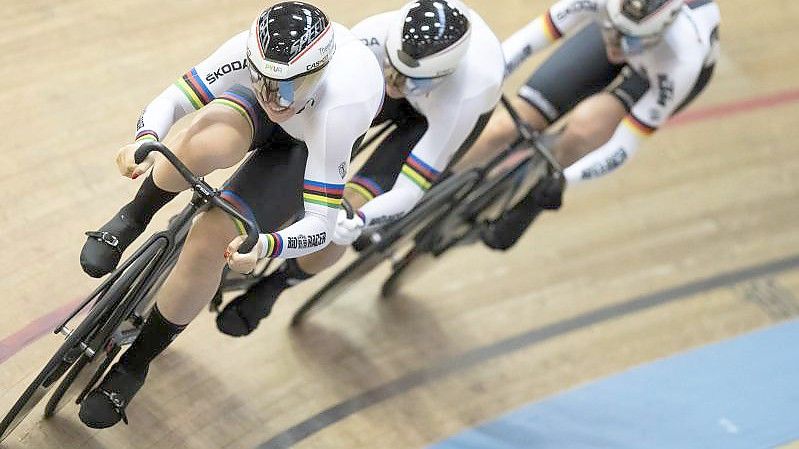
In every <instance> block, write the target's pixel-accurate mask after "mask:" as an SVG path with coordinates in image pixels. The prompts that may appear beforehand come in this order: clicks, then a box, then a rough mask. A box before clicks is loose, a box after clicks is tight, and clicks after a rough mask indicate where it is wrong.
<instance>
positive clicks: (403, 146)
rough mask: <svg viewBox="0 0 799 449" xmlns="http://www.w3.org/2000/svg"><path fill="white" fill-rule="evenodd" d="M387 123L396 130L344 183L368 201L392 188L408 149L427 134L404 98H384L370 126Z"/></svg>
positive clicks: (478, 127) (475, 132)
mask: <svg viewBox="0 0 799 449" xmlns="http://www.w3.org/2000/svg"><path fill="white" fill-rule="evenodd" d="M492 112H493V111H489V112H487V113H485V114H483V115H481V116H480V118H479V119H478V120H477V123H476V124H475V126H474V128H472V131H471V133H469V136H468V137H467V138H466V140H465V141H464V142H463V144H461V146H460V148H459V149H458V151H457V152H456V153H455V156H454V157H453V158H452V161H450V165H452V164H453V163H455V162H456V161H457V160H458V159H459V158H460V157H462V156H463V153H465V152H466V151H467V150H468V149H469V148H470V147H471V146H472V145H473V144H474V142H475V140H477V137H478V136H479V135H480V133H481V132H482V131H483V128H485V126H486V124H487V123H488V119H489V118H490V117H491V113H492ZM389 120H390V121H393V122H394V123H395V125H396V128H394V129H393V130H392V131H391V132H390V133H389V134H388V135H387V136H386V137H385V138H384V139H383V140H382V141H381V142H380V143H379V144H378V146H377V148H375V150H374V152H372V154H371V155H370V156H369V159H367V161H366V162H365V163H364V164H363V166H362V167H361V169H360V170H358V173H356V174H355V176H353V177H352V179H351V180H350V181H349V182H348V183H347V187H349V188H351V189H354V190H355V191H357V192H359V193H360V194H361V195H363V196H364V197H365V198H366V199H367V200H371V199H372V198H374V197H376V196H378V195H380V194H382V193H383V192H386V191H387V190H390V189H391V187H393V186H394V182H395V181H396V180H397V176H399V174H400V171H402V165H403V164H404V163H405V160H406V159H408V155H409V154H410V153H411V150H413V148H414V147H415V146H416V144H417V143H419V141H420V140H421V139H422V136H423V135H424V133H425V132H427V119H426V118H425V117H424V116H423V115H422V114H420V113H419V112H418V111H416V110H415V109H414V108H413V106H411V104H410V103H408V101H407V100H405V99H397V100H395V99H392V98H389V97H386V98H385V100H384V102H383V108H382V109H381V110H380V113H379V114H378V115H377V117H376V118H375V119H374V121H373V122H372V126H377V125H380V124H382V123H385V122H386V121H389Z"/></svg>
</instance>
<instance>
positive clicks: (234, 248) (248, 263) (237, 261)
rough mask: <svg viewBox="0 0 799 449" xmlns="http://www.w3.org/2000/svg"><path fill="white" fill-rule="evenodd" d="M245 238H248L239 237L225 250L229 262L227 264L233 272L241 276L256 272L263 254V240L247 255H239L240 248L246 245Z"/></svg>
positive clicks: (259, 240)
mask: <svg viewBox="0 0 799 449" xmlns="http://www.w3.org/2000/svg"><path fill="white" fill-rule="evenodd" d="M245 238H246V237H242V236H238V237H236V238H235V239H233V241H232V242H230V244H229V245H228V246H227V249H226V250H225V260H227V264H228V266H229V267H230V269H231V270H233V271H235V272H237V273H241V274H250V273H252V272H253V270H255V266H256V265H257V264H258V255H259V254H261V249H262V248H263V242H262V240H261V239H258V243H256V244H255V246H254V247H253V249H252V251H250V252H249V253H246V254H239V253H238V250H239V247H240V246H241V244H242V243H244V239H245Z"/></svg>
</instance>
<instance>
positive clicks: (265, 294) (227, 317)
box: [216, 277, 283, 337]
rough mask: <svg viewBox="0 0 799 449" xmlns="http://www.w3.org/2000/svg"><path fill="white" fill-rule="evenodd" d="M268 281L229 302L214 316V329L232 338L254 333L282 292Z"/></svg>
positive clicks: (268, 279)
mask: <svg viewBox="0 0 799 449" xmlns="http://www.w3.org/2000/svg"><path fill="white" fill-rule="evenodd" d="M270 281H271V279H270V278H269V277H267V278H264V279H262V280H261V281H259V282H258V283H257V284H255V285H253V286H252V287H250V288H249V290H247V291H246V292H244V293H243V294H241V295H239V296H237V297H236V298H234V299H233V301H230V303H228V305H226V306H225V308H224V309H222V311H221V312H220V313H219V315H217V316H216V327H217V328H219V330H220V331H221V332H222V333H224V334H227V335H231V336H233V337H243V336H245V335H249V334H250V333H251V332H252V331H254V330H255V328H256V327H258V323H260V322H261V320H262V319H264V318H266V317H267V316H269V314H270V313H271V312H272V306H273V305H274V304H275V301H277V297H278V296H280V293H281V292H282V291H283V289H282V288H280V287H278V286H275V285H272V284H273V282H270Z"/></svg>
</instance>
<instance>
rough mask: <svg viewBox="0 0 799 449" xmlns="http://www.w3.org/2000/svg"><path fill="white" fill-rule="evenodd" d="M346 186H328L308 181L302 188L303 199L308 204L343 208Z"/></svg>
mask: <svg viewBox="0 0 799 449" xmlns="http://www.w3.org/2000/svg"><path fill="white" fill-rule="evenodd" d="M343 196H344V184H326V183H324V182H317V181H311V180H310V179H306V180H305V182H304V183H303V186H302V199H303V201H305V202H306V203H311V204H317V205H320V206H327V207H332V208H338V207H341V199H342V197H343Z"/></svg>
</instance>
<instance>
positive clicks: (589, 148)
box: [463, 0, 720, 250]
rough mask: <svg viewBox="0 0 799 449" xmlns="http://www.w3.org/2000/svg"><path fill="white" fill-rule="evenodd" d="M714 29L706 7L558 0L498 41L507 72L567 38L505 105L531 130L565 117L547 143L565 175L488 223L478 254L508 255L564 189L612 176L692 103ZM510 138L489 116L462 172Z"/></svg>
mask: <svg viewBox="0 0 799 449" xmlns="http://www.w3.org/2000/svg"><path fill="white" fill-rule="evenodd" d="M719 20H720V13H719V8H718V6H717V5H716V3H715V2H714V1H713V0H686V1H683V0H562V1H559V2H557V3H555V4H554V5H553V6H552V7H551V8H550V9H549V10H548V11H547V12H546V13H544V14H543V15H542V16H540V17H538V18H537V19H535V20H534V21H532V22H531V23H529V24H528V25H527V26H525V27H524V28H522V29H521V30H519V31H517V32H516V33H514V34H513V35H512V36H511V37H509V38H508V39H507V40H505V41H504V42H503V44H502V48H503V52H504V54H505V58H506V61H507V70H508V72H511V71H513V70H514V69H516V68H517V67H518V66H519V65H520V64H521V63H522V62H523V61H524V60H526V59H527V58H528V57H529V56H530V55H532V54H534V53H536V52H538V51H541V50H542V49H544V48H545V47H547V46H549V45H550V44H551V43H553V42H555V41H556V40H558V39H560V38H561V37H562V36H564V35H567V34H571V35H570V37H567V38H566V40H565V42H563V45H561V46H560V47H559V48H558V49H557V50H556V51H555V52H554V53H553V54H552V55H551V56H550V57H549V58H548V59H547V60H546V61H545V62H544V63H543V64H542V65H541V66H540V67H538V68H537V69H536V70H535V72H534V73H533V74H532V76H531V77H530V78H529V79H528V81H527V82H526V84H525V85H524V86H522V87H521V89H520V90H519V92H518V96H519V98H518V99H515V101H514V106H515V108H516V109H517V111H518V112H519V114H520V115H521V117H522V118H523V119H525V120H526V121H527V123H529V124H530V126H532V127H533V128H534V129H536V130H539V131H544V130H546V129H547V128H548V127H549V126H550V125H552V124H553V123H555V122H556V121H558V120H559V119H560V118H561V117H563V116H564V115H566V114H567V113H570V115H569V117H568V118H567V124H566V125H565V128H564V129H562V131H558V132H554V133H550V134H549V137H551V138H552V141H551V142H552V143H551V149H552V151H553V153H554V156H555V158H556V159H557V160H558V162H559V163H560V164H561V166H562V167H568V168H566V169H565V170H564V176H563V177H558V176H552V177H545V178H543V179H542V180H541V181H540V182H539V183H538V184H537V185H536V186H535V187H533V188H532V189H531V190H530V192H529V194H528V195H527V196H526V197H525V198H524V199H523V200H522V201H520V202H519V203H518V204H517V205H515V206H514V207H513V208H512V209H511V210H509V211H507V212H506V213H505V214H504V215H503V216H501V217H500V218H499V219H497V220H496V221H495V222H494V223H490V224H488V225H487V226H486V227H485V228H484V229H483V230H482V238H483V241H484V242H485V243H486V245H488V246H489V247H491V248H494V249H499V250H505V249H508V248H510V247H511V246H512V245H513V244H515V243H516V241H517V240H518V239H519V237H521V235H522V234H523V233H524V231H525V230H526V229H527V227H529V225H530V224H531V223H532V221H533V220H534V219H535V217H536V216H538V214H539V213H540V212H541V211H543V210H547V209H550V210H551V209H557V208H559V207H560V205H561V202H562V194H563V189H564V187H565V185H566V184H574V183H577V182H579V181H582V180H588V179H592V178H596V177H599V176H601V175H604V174H606V173H608V172H610V171H613V170H614V169H616V168H618V167H619V166H620V165H622V164H623V163H624V162H625V161H627V160H628V159H629V158H630V157H631V156H632V155H633V154H634V153H635V152H636V151H637V149H638V147H639V146H640V145H641V143H642V142H643V141H644V140H645V139H646V138H647V137H649V136H651V135H652V133H654V132H655V131H656V130H657V129H658V127H660V126H662V125H663V124H664V123H665V122H666V121H667V120H668V119H669V117H671V116H672V115H674V114H675V113H676V112H678V111H680V110H681V109H682V108H684V107H685V106H687V105H688V104H689V103H690V102H691V101H693V100H694V98H696V96H697V95H699V93H700V92H702V90H703V89H704V88H705V87H706V86H707V84H708V82H709V81H710V79H711V75H712V74H713V69H714V67H715V64H716V60H717V58H718V53H719V34H718V33H719ZM517 135H518V134H517V130H516V127H515V125H514V123H513V121H512V120H511V119H510V117H509V116H508V115H507V114H496V115H495V116H494V117H493V118H492V120H491V122H490V123H489V125H488V127H487V128H486V130H485V132H484V133H483V134H482V135H481V137H480V139H479V140H478V142H477V143H476V144H475V148H474V149H473V150H472V151H470V153H469V157H473V158H474V159H473V160H472V161H471V162H470V163H475V161H479V160H480V159H483V158H488V157H489V156H490V155H491V154H493V153H495V152H497V151H499V150H500V149H502V148H503V147H504V146H505V145H507V144H509V143H510V142H512V141H513V140H514V139H515V138H516V136H517ZM463 162H464V164H466V163H467V161H463ZM564 178H565V179H564ZM564 181H565V183H564Z"/></svg>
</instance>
